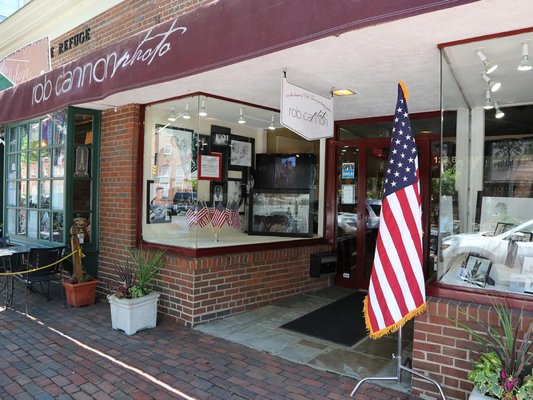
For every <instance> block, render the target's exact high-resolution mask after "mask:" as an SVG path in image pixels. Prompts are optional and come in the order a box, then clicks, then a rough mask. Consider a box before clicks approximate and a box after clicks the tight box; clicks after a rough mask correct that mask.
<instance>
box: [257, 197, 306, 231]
mask: <svg viewBox="0 0 533 400" xmlns="http://www.w3.org/2000/svg"><path fill="white" fill-rule="evenodd" d="M311 193H312V192H311V190H288V189H287V190H283V189H258V190H253V191H252V193H251V196H250V213H249V222H248V233H249V234H250V235H276V236H295V237H309V236H312V235H313V224H312V220H311V205H312V204H313V198H312V194H311Z"/></svg>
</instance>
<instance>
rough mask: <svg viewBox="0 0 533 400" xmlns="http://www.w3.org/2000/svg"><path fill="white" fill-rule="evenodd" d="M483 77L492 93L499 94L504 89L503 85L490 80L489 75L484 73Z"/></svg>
mask: <svg viewBox="0 0 533 400" xmlns="http://www.w3.org/2000/svg"><path fill="white" fill-rule="evenodd" d="M482 76H483V79H485V82H487V83H488V85H489V88H490V91H491V92H492V93H495V92H497V91H498V90H500V88H501V87H502V84H501V83H500V82H497V81H493V80H492V79H490V78H489V76H488V75H487V74H485V73H483V74H482Z"/></svg>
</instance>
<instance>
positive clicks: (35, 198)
mask: <svg viewBox="0 0 533 400" xmlns="http://www.w3.org/2000/svg"><path fill="white" fill-rule="evenodd" d="M28 184H29V189H30V190H29V197H28V205H27V207H29V208H37V206H38V205H39V182H38V181H29V183H28Z"/></svg>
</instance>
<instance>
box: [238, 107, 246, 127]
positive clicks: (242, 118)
mask: <svg viewBox="0 0 533 400" xmlns="http://www.w3.org/2000/svg"><path fill="white" fill-rule="evenodd" d="M238 122H239V124H245V123H246V120H245V119H244V115H242V108H241V111H240V117H239V121H238Z"/></svg>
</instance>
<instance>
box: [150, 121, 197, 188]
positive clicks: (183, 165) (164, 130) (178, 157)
mask: <svg viewBox="0 0 533 400" xmlns="http://www.w3.org/2000/svg"><path fill="white" fill-rule="evenodd" d="M155 129H156V132H157V134H158V135H159V141H158V143H159V146H160V148H158V149H156V152H157V153H160V154H161V155H167V156H170V155H172V157H173V159H174V161H173V163H174V165H175V167H176V168H178V169H179V171H180V174H182V175H183V177H184V178H185V179H190V177H191V172H192V171H193V165H194V157H193V133H194V131H193V130H191V129H184V128H177V127H174V126H166V125H161V124H156V126H155ZM157 153H156V154H157ZM195 153H196V152H195Z"/></svg>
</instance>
